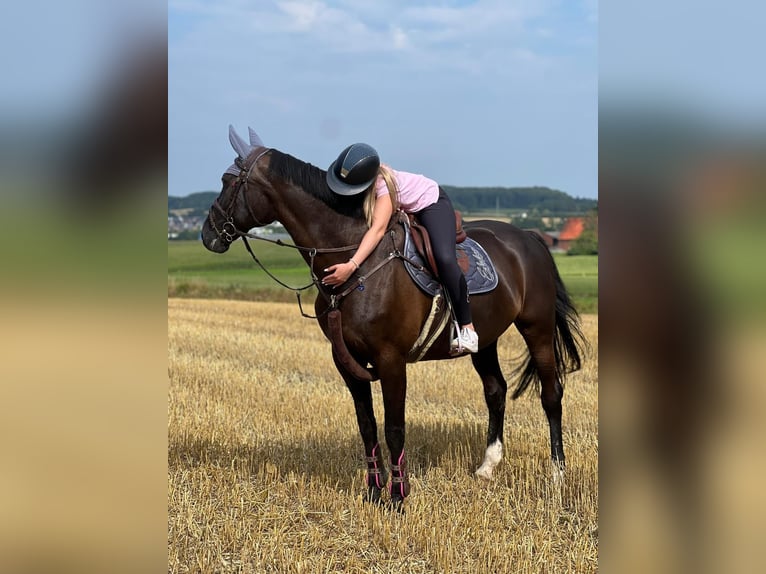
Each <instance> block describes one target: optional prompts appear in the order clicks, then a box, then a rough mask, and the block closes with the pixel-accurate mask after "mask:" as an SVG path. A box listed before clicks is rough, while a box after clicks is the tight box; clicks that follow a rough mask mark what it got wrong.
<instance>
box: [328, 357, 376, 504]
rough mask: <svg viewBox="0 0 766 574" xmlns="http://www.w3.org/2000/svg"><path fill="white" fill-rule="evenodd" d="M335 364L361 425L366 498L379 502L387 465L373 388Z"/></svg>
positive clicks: (358, 422) (368, 383)
mask: <svg viewBox="0 0 766 574" xmlns="http://www.w3.org/2000/svg"><path fill="white" fill-rule="evenodd" d="M333 358H334V357H333ZM335 365H336V367H337V369H338V372H339V373H340V374H341V376H342V377H343V380H344V381H345V382H346V386H347V387H348V390H349V391H350V392H351V397H352V398H353V399H354V409H355V410H356V421H357V424H358V425H359V433H360V434H361V435H362V442H363V443H364V455H365V459H366V461H367V474H366V475H365V483H366V484H367V495H366V499H367V500H368V501H370V502H376V503H377V502H379V501H380V493H381V492H382V491H383V488H385V486H386V467H385V464H384V463H383V455H382V454H381V452H380V445H379V444H378V426H377V422H376V421H375V412H374V411H373V408H372V388H371V385H370V382H369V381H360V380H357V379H355V378H353V377H352V376H351V375H349V374H348V373H346V372H345V370H344V369H343V368H342V367H341V366H340V365H339V364H338V362H337V361H336V362H335Z"/></svg>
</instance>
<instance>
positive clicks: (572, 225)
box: [559, 217, 585, 241]
mask: <svg viewBox="0 0 766 574" xmlns="http://www.w3.org/2000/svg"><path fill="white" fill-rule="evenodd" d="M583 229H585V220H584V219H583V218H582V217H570V218H569V219H567V220H566V223H564V227H562V228H561V234H560V235H559V241H573V240H575V239H577V238H578V237H580V235H582V232H583Z"/></svg>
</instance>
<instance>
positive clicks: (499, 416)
mask: <svg viewBox="0 0 766 574" xmlns="http://www.w3.org/2000/svg"><path fill="white" fill-rule="evenodd" d="M471 360H472V361H473V367H474V369H476V372H477V373H479V376H480V377H481V382H482V384H483V385H484V399H485V400H486V401H487V410H488V411H489V425H488V427H487V450H486V452H485V453H484V462H482V463H481V466H480V467H479V468H478V470H477V471H476V476H478V477H481V478H485V479H487V480H490V479H491V478H492V473H493V471H494V470H495V467H496V466H497V465H498V464H499V463H500V461H501V460H502V458H503V422H504V420H505V394H506V391H507V390H508V384H507V383H506V382H505V379H504V378H503V373H502V372H501V370H500V364H499V363H498V360H497V342H494V343H493V344H491V345H489V346H488V347H485V348H483V349H481V350H480V351H479V352H478V353H475V354H473V355H471Z"/></svg>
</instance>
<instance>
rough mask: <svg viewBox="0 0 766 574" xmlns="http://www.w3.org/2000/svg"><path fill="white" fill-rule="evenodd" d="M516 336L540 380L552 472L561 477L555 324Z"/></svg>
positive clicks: (536, 326) (525, 328)
mask: <svg viewBox="0 0 766 574" xmlns="http://www.w3.org/2000/svg"><path fill="white" fill-rule="evenodd" d="M519 332H520V333H521V336H522V337H523V338H524V341H526V343H527V347H529V353H530V360H531V361H532V366H533V367H534V368H535V370H536V371H537V376H538V377H539V379H540V401H541V402H542V405H543V410H544V411H545V416H546V417H547V418H548V427H549V429H550V435H551V460H552V461H553V465H554V470H555V471H558V473H560V472H561V471H563V470H564V443H563V439H562V437H561V399H562V398H563V396H564V387H563V386H562V385H561V381H560V379H559V375H558V373H557V371H556V356H555V352H554V348H553V344H554V342H553V339H554V336H555V325H554V320H553V318H552V319H551V321H550V324H548V321H543V322H538V323H536V324H534V325H520V326H519ZM558 473H557V477H558Z"/></svg>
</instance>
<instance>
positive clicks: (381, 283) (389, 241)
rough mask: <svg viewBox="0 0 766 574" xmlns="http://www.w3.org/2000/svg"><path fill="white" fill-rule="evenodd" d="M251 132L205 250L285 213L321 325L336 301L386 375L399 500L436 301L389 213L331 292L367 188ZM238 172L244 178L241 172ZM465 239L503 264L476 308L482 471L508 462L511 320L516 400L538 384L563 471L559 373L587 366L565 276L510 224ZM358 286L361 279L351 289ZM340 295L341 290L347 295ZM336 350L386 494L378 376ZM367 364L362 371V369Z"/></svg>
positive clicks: (351, 333) (440, 347)
mask: <svg viewBox="0 0 766 574" xmlns="http://www.w3.org/2000/svg"><path fill="white" fill-rule="evenodd" d="M253 136H254V134H251V144H253V145H247V144H245V143H244V141H243V140H241V138H239V137H238V136H236V134H235V135H234V136H233V137H234V139H233V140H232V144H233V145H234V147H235V150H236V151H238V153H239V157H238V158H237V161H236V164H235V165H236V168H235V167H234V166H232V168H230V169H229V170H227V173H225V174H224V176H223V178H222V179H223V189H222V191H221V194H220V195H219V196H218V198H217V199H216V200H215V202H214V204H213V206H212V207H211V209H210V213H209V216H208V218H207V220H206V222H205V224H204V227H203V229H202V240H203V243H204V245H205V247H206V248H207V249H209V250H211V251H214V252H216V253H223V252H225V251H226V250H227V249H228V248H229V246H230V244H231V243H232V242H233V241H235V240H236V239H237V238H238V237H239V236H241V235H244V233H245V232H246V231H247V230H249V229H251V228H253V227H258V226H263V225H266V224H269V223H272V222H274V221H278V222H280V223H281V224H282V225H283V226H284V227H285V229H286V230H287V232H288V233H289V234H290V236H291V237H292V239H293V241H294V242H295V244H296V245H297V246H303V247H305V248H307V249H303V250H302V251H301V252H302V254H303V257H304V259H305V260H306V263H307V264H308V265H309V266H310V268H311V273H312V277H313V278H314V282H315V284H316V287H317V288H318V289H319V295H318V296H317V298H316V302H315V311H316V314H317V317H318V322H319V325H320V327H321V329H322V331H323V332H324V334H325V336H327V337H328V339H330V340H332V336H333V332H332V331H333V325H331V320H330V317H331V313H328V311H330V310H337V311H339V312H341V313H342V318H343V320H342V326H337V325H336V327H337V328H338V329H340V330H339V331H338V335H336V337H339V336H340V335H339V334H340V333H342V343H344V345H342V346H343V347H344V349H347V352H348V354H350V356H351V357H352V358H353V360H354V361H355V362H356V363H357V364H358V365H362V366H365V367H366V366H367V365H370V366H371V370H373V371H374V372H375V373H376V375H377V377H379V378H380V385H381V391H382V396H383V405H384V408H385V438H386V444H387V446H388V449H389V452H390V457H391V460H390V462H391V474H392V477H391V486H390V493H391V500H392V502H393V503H394V504H396V505H398V504H400V503H401V502H402V501H403V500H404V498H405V497H406V496H407V495H408V494H409V482H408V479H407V469H406V460H405V454H404V441H405V398H406V393H407V369H406V367H407V359H408V354H409V353H410V350H411V349H412V347H413V343H415V341H416V340H417V339H418V336H419V334H420V332H421V328H422V327H423V325H424V322H425V321H426V317H427V316H428V315H429V312H430V310H431V298H430V297H428V296H427V295H425V294H424V293H423V292H422V291H421V290H420V289H419V288H418V287H417V286H416V285H415V283H414V282H413V281H412V279H411V278H410V276H409V275H408V273H407V271H406V269H405V267H404V265H403V263H402V261H401V260H399V259H397V258H396V257H393V258H392V253H394V252H396V251H397V250H401V248H402V244H403V241H404V229H403V227H402V226H401V225H400V224H398V223H396V221H395V219H396V216H395V217H394V218H393V219H392V223H391V225H390V226H389V231H388V234H387V235H386V236H384V238H383V239H382V240H381V242H380V244H379V245H378V247H377V249H376V251H375V252H374V253H373V254H372V255H371V256H370V257H369V258H368V259H367V260H366V261H365V262H364V263H363V264H362V266H361V269H360V270H359V271H358V272H357V275H362V276H364V279H363V284H362V285H359V284H358V282H357V281H358V279H352V280H351V281H352V286H351V287H350V288H345V286H340V287H338V288H336V289H332V288H330V287H327V286H323V285H321V283H320V282H319V279H320V278H321V276H322V275H323V271H322V270H323V269H325V268H327V267H328V266H330V265H332V264H335V263H340V262H343V261H346V260H348V258H349V257H350V256H351V254H352V253H353V249H354V248H355V247H356V244H358V243H359V241H360V240H361V238H362V236H363V235H364V233H365V231H366V230H367V226H366V223H365V220H364V216H363V211H362V200H363V195H364V194H359V195H358V196H351V197H341V196H339V195H336V194H334V193H332V191H330V189H329V187H328V186H327V184H326V183H325V171H323V170H321V169H319V168H317V167H314V166H312V165H310V164H307V163H304V162H302V161H300V160H298V159H296V158H294V157H292V156H290V155H287V154H285V153H282V152H280V151H278V150H276V149H270V148H267V147H265V146H263V145H262V144H261V142H260V140H259V139H258V138H257V136H255V139H253ZM235 173H236V174H237V175H235ZM465 231H466V232H467V234H468V236H469V237H471V238H473V239H474V240H475V241H477V242H478V243H480V244H481V245H482V246H483V247H484V249H485V250H486V251H487V253H488V254H489V255H490V257H491V259H492V260H493V262H494V263H495V266H496V268H497V273H498V276H499V284H498V286H497V287H496V288H495V289H494V290H493V291H491V292H489V293H485V294H482V295H473V296H471V303H470V304H471V311H472V313H473V320H474V324H475V326H476V331H477V332H478V334H479V352H478V353H476V354H473V355H471V360H472V361H473V366H474V368H475V369H476V372H477V373H478V374H479V376H480V377H481V381H482V383H483V385H484V396H485V399H486V403H487V408H488V411H489V426H488V430H487V448H486V453H485V457H484V461H483V462H482V464H481V466H480V467H479V469H478V470H477V471H476V474H477V475H478V476H480V477H482V478H485V479H490V478H491V477H492V473H493V470H494V468H495V467H496V466H497V465H498V463H499V462H500V460H501V459H502V452H503V421H504V417H505V402H506V391H507V384H506V381H505V378H504V377H503V374H502V372H501V370H500V365H499V363H498V356H497V340H498V338H499V337H500V336H501V335H502V334H503V333H504V332H505V331H506V330H507V329H508V328H509V327H510V326H511V325H512V324H515V325H516V327H517V329H518V330H519V332H520V333H521V335H522V337H523V339H524V341H525V342H526V345H527V347H528V349H529V355H528V357H527V359H526V361H525V362H524V364H522V365H521V366H520V367H519V368H518V372H519V373H520V378H519V382H518V384H517V386H516V389H515V390H514V392H513V398H514V399H515V398H517V397H519V396H520V395H521V394H522V393H523V392H524V391H525V390H526V389H527V387H528V386H529V385H530V383H533V382H539V388H540V397H541V401H542V406H543V409H544V411H545V414H546V416H547V419H548V424H549V427H550V441H551V458H552V460H553V462H554V468H556V469H559V470H560V471H563V467H564V448H563V444H562V436H561V399H562V396H563V386H562V378H563V376H564V375H565V374H566V373H568V372H571V371H574V370H577V369H579V368H580V352H581V348H582V345H583V344H584V339H583V337H582V333H581V331H580V326H579V317H578V314H577V311H576V310H575V308H574V307H573V305H572V303H571V301H570V299H569V296H568V294H567V292H566V289H565V288H564V284H563V283H562V281H561V278H560V277H559V274H558V271H557V269H556V266H555V264H554V261H553V258H552V257H551V255H550V253H549V251H548V249H547V247H546V246H545V245H544V244H543V242H542V241H541V240H540V239H538V237H537V236H536V235H535V234H533V233H530V232H526V231H522V230H520V229H518V228H516V227H514V226H512V225H510V224H506V223H501V222H497V221H475V222H471V223H467V224H465ZM354 286H356V288H354ZM340 295H342V297H341V296H340ZM449 331H450V330H449V329H444V331H443V332H442V334H441V335H440V336H439V337H438V339H436V341H435V342H434V344H433V345H432V346H431V347H430V349H429V350H428V352H427V353H426V354H425V356H424V357H423V360H438V359H449V358H452V355H451V354H450V351H449V345H450V332H449ZM335 350H336V345H335V344H334V345H333V359H334V361H335V366H336V368H337V369H338V371H339V373H340V375H341V377H343V380H344V381H345V383H346V385H347V387H348V389H349V391H350V392H351V396H352V397H353V400H354V406H355V408H356V417H357V422H358V424H359V431H360V433H361V436H362V441H363V442H364V450H365V454H366V460H367V475H366V484H367V488H368V492H367V496H368V498H369V499H370V500H373V501H379V500H380V494H381V490H382V489H383V488H385V485H386V483H387V478H386V473H385V464H384V461H383V455H382V453H381V450H380V446H379V444H378V431H377V423H376V421H375V414H374V412H373V404H372V393H371V384H370V377H364V376H360V375H359V371H358V370H354V369H350V368H349V367H348V364H347V363H346V362H344V361H342V360H341V359H340V358H339V356H338V354H337V353H336V352H335ZM366 372H367V371H364V373H366Z"/></svg>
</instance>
